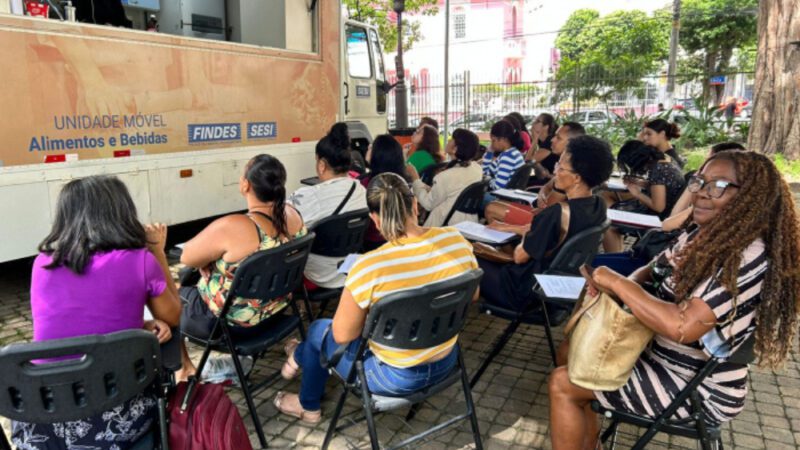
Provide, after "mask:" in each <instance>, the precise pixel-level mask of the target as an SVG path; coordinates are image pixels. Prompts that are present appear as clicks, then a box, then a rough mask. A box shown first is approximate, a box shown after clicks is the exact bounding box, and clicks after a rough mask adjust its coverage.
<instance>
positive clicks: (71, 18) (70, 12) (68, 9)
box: [64, 1, 77, 22]
mask: <svg viewBox="0 0 800 450" xmlns="http://www.w3.org/2000/svg"><path fill="white" fill-rule="evenodd" d="M75 9H76V8H75V7H74V6H72V2H71V1H68V2H67V5H66V6H65V7H64V12H65V13H66V14H67V22H77V19H76V18H75Z"/></svg>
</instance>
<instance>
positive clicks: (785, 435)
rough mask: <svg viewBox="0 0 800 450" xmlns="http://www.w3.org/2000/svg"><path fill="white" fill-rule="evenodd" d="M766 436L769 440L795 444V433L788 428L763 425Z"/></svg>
mask: <svg viewBox="0 0 800 450" xmlns="http://www.w3.org/2000/svg"><path fill="white" fill-rule="evenodd" d="M761 429H762V430H763V431H764V437H766V438H767V439H769V440H772V441H777V442H783V443H784V444H794V435H793V434H792V432H791V430H789V429H788V428H775V427H768V426H763V427H761Z"/></svg>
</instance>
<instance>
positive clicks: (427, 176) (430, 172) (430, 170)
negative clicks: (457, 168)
mask: <svg viewBox="0 0 800 450" xmlns="http://www.w3.org/2000/svg"><path fill="white" fill-rule="evenodd" d="M446 165H447V163H446V162H441V163H437V164H431V165H430V166H428V167H426V168H425V170H423V171H422V172H420V174H419V179H420V180H422V182H423V183H425V184H427V185H428V186H430V185H432V184H433V177H435V176H436V174H437V173H439V172H440V171H441V170H442V169H444V167H445V166H446Z"/></svg>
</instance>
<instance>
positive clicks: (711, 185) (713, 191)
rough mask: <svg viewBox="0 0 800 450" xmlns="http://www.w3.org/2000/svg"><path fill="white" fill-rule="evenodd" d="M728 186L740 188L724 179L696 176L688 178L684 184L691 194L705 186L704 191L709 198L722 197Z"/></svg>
mask: <svg viewBox="0 0 800 450" xmlns="http://www.w3.org/2000/svg"><path fill="white" fill-rule="evenodd" d="M728 187H735V188H740V187H741V186H740V185H738V184H736V183H732V182H730V181H725V180H714V181H706V180H704V179H702V178H700V177H698V176H693V177H691V178H689V182H688V183H687V184H686V189H687V190H688V191H689V192H691V193H692V194H696V193H698V192H700V190H701V189H704V188H705V190H706V193H707V194H708V196H709V197H711V198H720V197H722V195H723V194H725V190H726V189H728Z"/></svg>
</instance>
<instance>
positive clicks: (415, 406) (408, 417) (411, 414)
mask: <svg viewBox="0 0 800 450" xmlns="http://www.w3.org/2000/svg"><path fill="white" fill-rule="evenodd" d="M421 407H422V403H415V404H413V405H411V408H410V409H409V410H408V414H406V422H408V421H410V420H412V419H414V417H415V416H416V415H417V412H419V409H420V408H421Z"/></svg>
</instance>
